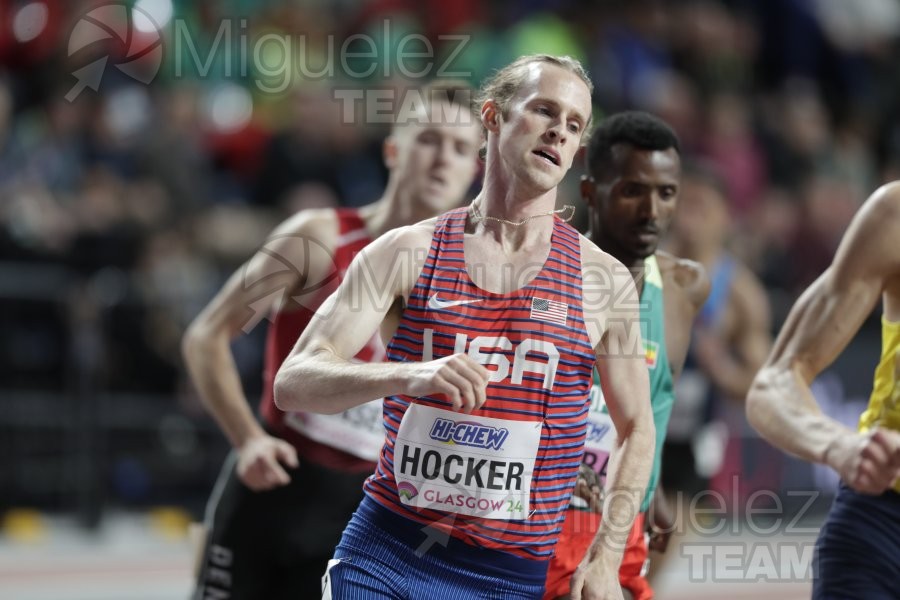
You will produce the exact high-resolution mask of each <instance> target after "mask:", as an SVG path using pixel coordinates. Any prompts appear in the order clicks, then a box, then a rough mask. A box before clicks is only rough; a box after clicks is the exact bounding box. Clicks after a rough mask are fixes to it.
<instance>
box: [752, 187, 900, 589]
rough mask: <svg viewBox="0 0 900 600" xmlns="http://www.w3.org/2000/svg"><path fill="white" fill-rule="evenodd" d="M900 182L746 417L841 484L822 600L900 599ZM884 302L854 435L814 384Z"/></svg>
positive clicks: (825, 284)
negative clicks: (822, 403)
mask: <svg viewBox="0 0 900 600" xmlns="http://www.w3.org/2000/svg"><path fill="white" fill-rule="evenodd" d="M898 240H900V183H898V182H892V183H889V184H887V185H885V186H882V187H881V188H879V189H878V190H876V191H875V193H874V194H872V195H871V196H870V197H869V199H868V200H867V201H866V203H865V204H864V205H863V206H862V208H861V209H860V210H859V212H858V213H857V214H856V216H855V217H854V219H853V221H852V222H851V223H850V227H849V228H848V229H847V232H846V233H845V234H844V239H843V240H842V241H841V244H840V246H839V247H838V249H837V253H836V254H835V257H834V260H833V262H832V263H831V266H830V267H829V268H828V269H827V270H826V271H825V272H824V273H823V274H822V275H821V276H820V277H819V278H818V279H817V280H816V281H815V282H814V283H813V284H812V285H811V286H810V287H809V288H808V289H807V290H806V291H805V292H804V293H803V295H801V296H800V298H799V300H797V302H796V304H794V307H793V308H792V309H791V312H790V314H789V315H788V318H787V321H786V322H785V324H784V327H783V328H782V329H781V333H780V334H779V336H778V339H777V340H776V342H775V347H774V348H773V350H772V354H771V355H770V356H769V359H768V361H767V362H766V364H765V366H764V367H763V368H762V370H761V371H760V372H759V374H758V375H757V376H756V379H755V380H754V382H753V386H752V387H751V389H750V393H749V394H748V396H747V417H748V418H749V420H750V423H751V424H752V425H753V426H754V427H755V428H756V429H757V430H758V431H759V432H760V433H761V434H762V435H763V436H765V438H766V439H767V440H769V441H770V442H772V443H773V444H775V445H776V446H778V447H780V448H782V449H783V450H785V451H786V452H789V453H790V454H793V455H795V456H799V457H800V458H804V459H806V460H809V461H815V462H820V463H823V464H826V465H828V466H830V467H831V468H832V469H834V470H835V471H837V473H838V474H839V475H840V476H841V486H840V490H839V491H838V493H837V497H836V498H835V500H834V504H833V505H832V507H831V512H830V513H829V515H828V518H827V520H826V521H825V524H824V525H823V526H822V530H821V532H820V534H819V539H818V541H817V543H816V560H815V561H814V569H813V578H814V583H813V594H812V597H813V598H816V599H825V598H865V599H866V600H881V599H888V598H892V599H896V598H897V597H898V587H897V574H898V573H900V494H898V491H900V480H898V478H900V402H898V399H900V383H898V382H900V245H898ZM879 298H881V299H882V301H883V308H884V313H883V315H882V320H881V322H882V340H881V343H882V350H881V360H880V361H879V363H878V366H877V367H876V368H875V381H874V389H873V391H872V396H871V398H870V400H869V407H868V409H867V410H866V411H865V412H864V413H863V414H862V416H861V417H860V420H859V431H853V430H850V429H848V428H847V427H845V426H844V425H842V424H840V423H839V422H837V421H835V420H834V419H832V418H830V417H828V416H826V415H824V414H823V413H822V411H821V410H820V409H819V407H818V405H817V404H816V400H815V398H814V397H813V395H812V393H811V392H810V388H809V386H810V383H811V382H812V381H813V379H814V378H815V377H816V376H817V375H818V374H819V373H821V372H822V371H823V370H824V369H825V368H826V367H827V366H828V365H830V364H831V363H832V361H834V359H835V358H837V356H838V354H840V352H841V351H842V350H843V349H844V347H845V346H846V345H847V343H848V342H849V341H850V339H851V338H852V337H853V336H854V335H855V334H856V332H857V331H858V330H859V327H860V325H861V324H862V323H863V321H864V320H865V319H866V317H868V316H869V314H870V313H871V312H872V308H873V307H874V306H875V304H876V303H877V302H878V299H879Z"/></svg>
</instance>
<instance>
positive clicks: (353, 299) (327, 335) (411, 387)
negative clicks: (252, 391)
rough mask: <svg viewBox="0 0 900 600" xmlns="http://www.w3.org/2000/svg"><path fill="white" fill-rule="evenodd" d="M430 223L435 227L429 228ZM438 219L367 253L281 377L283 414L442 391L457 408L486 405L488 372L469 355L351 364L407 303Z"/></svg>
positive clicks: (389, 237)
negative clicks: (392, 312)
mask: <svg viewBox="0 0 900 600" xmlns="http://www.w3.org/2000/svg"><path fill="white" fill-rule="evenodd" d="M428 223H430V224H428ZM432 230H433V221H432V222H426V224H418V225H413V226H411V227H402V228H399V229H396V230H394V231H391V232H389V233H387V234H385V235H383V236H382V237H381V238H379V239H378V240H376V241H375V242H373V243H372V244H370V245H369V246H367V247H366V248H365V249H364V250H363V251H362V252H360V253H359V254H358V255H357V257H356V259H355V260H354V261H353V264H352V265H351V266H350V269H349V270H348V272H347V275H346V277H345V278H344V281H343V283H342V284H341V287H340V288H339V289H338V291H337V292H335V293H334V294H332V296H331V297H329V298H328V300H326V301H325V303H324V304H323V305H322V306H321V307H320V308H319V310H318V312H317V313H316V317H314V318H313V320H312V321H311V322H310V324H309V325H308V326H307V328H306V330H305V331H304V333H303V335H302V336H301V337H300V339H299V340H298V342H297V345H296V346H295V347H294V349H293V351H292V352H291V354H290V356H288V358H287V359H286V360H285V361H284V364H283V365H282V366H281V369H280V370H279V371H278V375H277V376H276V378H275V402H276V404H277V405H278V407H279V408H281V409H282V410H305V411H308V412H317V413H325V414H334V413H338V412H341V411H344V410H347V409H348V408H351V407H353V406H357V405H359V404H362V403H364V402H367V401H369V400H374V399H376V398H382V397H385V396H391V395H394V394H407V395H410V396H414V397H417V396H423V395H426V394H435V393H443V394H446V395H447V398H448V399H449V400H450V401H451V402H452V403H453V405H454V408H457V409H460V410H464V411H471V410H473V409H475V408H478V407H480V406H481V405H482V404H484V402H485V399H486V396H485V387H486V385H487V381H488V371H487V370H486V369H485V368H484V367H483V366H481V365H480V364H478V363H477V362H475V361H474V360H472V359H471V358H470V357H469V356H467V355H465V354H455V355H451V356H448V357H445V358H442V359H438V360H433V361H429V362H414V363H378V364H358V363H352V362H351V358H352V357H353V356H354V355H355V354H356V353H357V352H359V350H360V348H362V347H363V345H364V344H365V343H366V342H367V341H368V340H369V338H371V337H372V335H373V334H374V333H375V332H376V331H378V328H379V326H380V325H381V323H382V321H383V320H384V318H385V315H386V314H387V313H388V311H389V310H390V308H391V306H392V305H393V304H394V303H395V302H398V301H399V302H406V300H407V299H408V298H409V294H410V292H411V290H412V288H413V286H414V285H415V283H416V280H417V279H418V277H419V274H420V273H421V271H422V267H423V265H424V262H425V259H426V256H427V250H428V248H429V246H430V244H431V232H432Z"/></svg>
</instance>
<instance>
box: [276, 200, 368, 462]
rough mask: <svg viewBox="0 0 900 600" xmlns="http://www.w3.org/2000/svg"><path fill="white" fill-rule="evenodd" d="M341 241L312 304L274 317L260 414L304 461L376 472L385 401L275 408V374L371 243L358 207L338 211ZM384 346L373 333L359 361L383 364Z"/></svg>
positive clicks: (358, 357)
mask: <svg viewBox="0 0 900 600" xmlns="http://www.w3.org/2000/svg"><path fill="white" fill-rule="evenodd" d="M337 216H338V240H337V243H336V244H335V248H334V258H333V265H332V268H331V272H330V273H329V274H328V276H327V277H326V278H325V280H324V281H323V282H321V283H319V284H318V285H321V287H320V288H319V290H318V291H317V292H316V293H315V295H314V296H313V298H312V299H311V300H304V303H303V306H301V307H299V308H297V309H295V310H289V311H277V312H275V313H274V314H273V316H272V323H271V325H270V326H269V331H268V336H267V338H266V351H265V367H264V369H263V393H262V404H261V408H260V411H261V414H262V419H263V422H264V423H265V424H266V427H267V429H269V431H271V432H272V433H273V434H275V435H277V436H278V437H280V438H282V439H284V440H286V441H288V442H289V443H291V444H292V445H293V446H294V447H296V448H297V452H298V454H299V455H300V458H301V459H306V460H310V461H312V462H315V463H316V464H320V465H322V466H325V467H329V468H332V469H338V470H343V471H354V472H361V471H372V470H373V467H374V463H375V462H376V461H377V460H378V455H379V453H380V451H381V445H382V443H383V442H384V428H383V427H382V425H381V401H380V400H374V401H372V402H367V403H366V404H363V405H361V406H357V407H354V408H352V409H350V410H347V411H344V412H343V413H341V414H338V415H316V414H310V413H302V412H287V413H286V412H283V411H281V410H280V409H279V408H278V407H277V406H275V399H274V395H273V390H274V382H275V374H276V373H277V372H278V369H279V368H280V367H281V363H283V362H284V359H285V358H287V356H288V354H290V352H291V350H292V349H293V347H294V344H296V343H297V338H299V337H300V334H301V333H302V332H303V330H304V329H305V328H306V326H307V325H308V324H309V322H310V320H311V319H312V318H313V315H315V313H316V309H317V308H318V307H319V306H320V305H321V304H322V303H323V302H324V301H325V299H326V298H328V296H329V295H330V294H331V293H332V292H333V291H334V290H336V289H337V287H338V285H339V284H340V282H341V280H342V279H343V277H344V273H345V271H346V270H347V268H348V267H349V266H350V263H351V262H352V261H353V258H354V257H355V256H356V254H357V253H358V252H359V251H360V250H362V249H363V248H364V247H365V246H367V245H368V244H369V243H370V242H371V241H372V240H371V238H370V236H369V233H368V231H367V230H366V227H365V223H364V222H363V220H362V219H361V218H360V216H359V213H358V211H357V210H356V209H338V210H337ZM383 359H384V347H383V344H382V343H381V339H380V338H379V337H378V336H377V335H375V336H373V337H372V339H371V340H369V343H368V344H366V346H365V347H363V349H362V350H360V351H359V353H358V354H357V355H356V357H355V360H358V361H360V362H373V361H381V360H383Z"/></svg>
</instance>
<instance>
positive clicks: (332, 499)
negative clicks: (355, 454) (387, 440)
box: [194, 453, 369, 600]
mask: <svg viewBox="0 0 900 600" xmlns="http://www.w3.org/2000/svg"><path fill="white" fill-rule="evenodd" d="M236 464H237V455H236V453H232V454H231V455H230V456H229V457H228V460H226V461H225V465H224V467H223V469H222V474H221V475H220V476H219V481H218V482H216V486H215V489H214V490H213V494H212V497H211V498H210V501H209V507H208V508H207V515H206V526H207V527H208V528H209V534H208V539H207V543H206V547H205V549H204V555H203V559H202V563H201V565H200V574H199V578H198V581H197V585H196V588H195V591H194V599H195V600H205V599H207V598H229V599H230V600H243V599H246V600H259V599H261V598H266V599H267V600H268V599H271V600H278V599H281V598H284V599H287V598H291V599H292V600H297V599H298V598H319V597H320V596H321V578H322V575H323V574H324V573H325V569H326V566H327V563H328V560H329V559H330V558H331V556H332V554H333V553H334V547H335V546H336V545H337V544H338V542H339V541H340V539H341V533H342V532H343V530H344V527H345V526H346V525H347V522H348V521H349V520H350V517H351V516H352V515H353V511H354V510H356V508H357V506H358V505H359V502H360V500H361V499H362V496H363V492H362V485H363V482H364V481H365V479H366V477H368V475H369V474H368V473H346V472H343V471H335V470H332V469H327V468H325V467H322V466H319V465H315V464H312V463H310V462H308V461H304V460H303V459H302V458H301V459H300V467H299V468H297V469H295V470H291V469H287V470H288V473H289V474H290V476H291V482H290V483H289V484H288V485H286V486H283V487H279V488H277V489H274V490H270V491H267V492H254V491H252V490H250V489H249V488H248V487H246V486H245V485H244V484H243V483H241V481H240V479H238V477H237V472H236V468H235V467H236Z"/></svg>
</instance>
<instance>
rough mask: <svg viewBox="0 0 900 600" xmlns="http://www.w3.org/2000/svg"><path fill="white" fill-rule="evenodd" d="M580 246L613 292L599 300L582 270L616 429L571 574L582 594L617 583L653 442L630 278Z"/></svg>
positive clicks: (576, 594)
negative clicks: (589, 529)
mask: <svg viewBox="0 0 900 600" xmlns="http://www.w3.org/2000/svg"><path fill="white" fill-rule="evenodd" d="M588 243H589V242H588ZM582 252H583V254H582V256H583V257H584V258H583V260H586V261H590V262H591V263H592V265H594V267H593V269H598V268H599V270H600V271H602V272H603V274H602V275H600V278H605V280H606V281H605V282H601V283H599V285H601V286H603V285H606V286H607V289H608V290H610V291H612V292H613V293H612V294H611V295H610V294H606V300H605V301H604V294H603V293H598V291H597V285H598V279H597V278H595V277H593V276H591V275H589V274H588V275H586V277H587V281H586V282H585V286H586V290H589V291H586V293H585V320H586V322H587V324H588V333H589V335H590V336H591V341H592V343H594V347H595V354H596V358H597V362H596V365H597V372H598V373H599V375H600V385H601V388H602V389H603V396H604V398H605V399H606V406H607V408H608V410H609V416H610V418H611V419H612V421H613V425H614V426H615V429H616V444H615V446H614V447H613V451H612V455H611V456H610V462H609V470H608V478H607V494H606V499H605V501H604V504H605V505H604V507H603V514H604V518H603V521H602V522H601V524H600V528H599V530H598V531H597V536H596V538H595V539H594V542H593V543H592V545H591V547H590V548H589V550H588V553H587V555H586V556H585V559H584V561H583V562H582V563H581V565H580V566H579V568H578V570H577V571H576V573H575V576H574V577H573V580H572V597H573V598H581V596H580V595H579V594H581V593H582V586H586V587H590V588H591V589H594V590H605V589H606V588H605V586H607V585H608V586H613V587H617V586H618V579H617V574H618V571H619V564H620V563H621V560H622V552H623V551H624V549H625V546H626V543H627V539H628V535H629V533H630V531H631V527H632V525H633V522H634V519H635V517H636V516H637V514H638V511H639V510H640V504H641V501H642V500H643V497H644V492H645V490H646V487H647V481H648V479H649V476H650V467H651V465H652V462H653V451H654V446H655V428H654V425H653V414H652V411H651V408H650V381H649V376H648V374H647V363H646V358H645V355H644V344H643V340H642V339H641V335H640V320H639V319H640V316H639V301H638V295H637V291H636V289H635V286H634V281H633V279H632V277H631V274H630V273H629V272H628V270H627V269H625V267H624V266H622V265H621V264H619V263H618V262H617V261H615V260H614V259H613V258H612V257H610V256H609V255H607V254H605V253H603V252H601V251H600V250H599V249H597V248H596V247H593V248H590V247H588V246H586V244H585V243H584V242H583V243H582ZM592 578H593V579H594V580H595V583H593V584H592V583H591V579H592ZM598 578H600V579H598ZM595 586H596V587H595ZM602 597H606V596H602Z"/></svg>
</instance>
